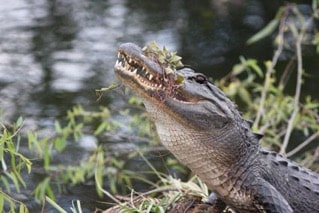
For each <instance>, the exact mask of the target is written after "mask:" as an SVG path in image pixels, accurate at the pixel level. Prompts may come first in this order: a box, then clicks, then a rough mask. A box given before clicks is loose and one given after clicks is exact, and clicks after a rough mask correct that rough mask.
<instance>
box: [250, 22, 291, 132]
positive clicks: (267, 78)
mask: <svg viewBox="0 0 319 213" xmlns="http://www.w3.org/2000/svg"><path fill="white" fill-rule="evenodd" d="M285 21H286V16H285V17H284V18H282V19H281V20H280V25H279V33H278V38H279V39H278V40H279V41H280V42H279V45H278V48H277V50H276V51H275V54H274V56H273V58H272V61H271V65H270V66H268V68H267V71H266V75H265V83H264V87H263V90H262V93H261V99H260V104H259V107H258V111H257V116H256V119H255V122H254V126H255V127H256V128H257V129H258V125H259V122H260V119H261V116H262V114H263V113H264V105H265V100H266V95H267V91H268V89H269V85H270V77H271V74H272V72H273V70H274V67H275V66H276V64H277V61H278V59H279V56H280V54H281V52H282V49H283V46H284V36H283V35H284V29H285V28H284V25H285Z"/></svg>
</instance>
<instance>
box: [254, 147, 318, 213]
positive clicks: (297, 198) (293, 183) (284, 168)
mask: <svg viewBox="0 0 319 213" xmlns="http://www.w3.org/2000/svg"><path fill="white" fill-rule="evenodd" d="M260 160H261V164H262V166H261V170H262V172H261V175H262V176H263V177H264V179H265V180H266V181H268V182H269V183H270V184H271V185H273V186H274V187H275V188H276V189H277V190H278V191H279V192H280V193H281V194H282V195H283V197H284V198H285V199H286V200H287V201H288V203H289V204H290V206H291V207H292V208H293V210H294V212H296V213H297V212H300V213H301V212H308V213H312V212H319V174H317V173H315V172H313V171H311V170H309V169H306V168H304V167H301V166H299V165H297V164H296V163H294V162H293V161H290V160H288V159H286V158H284V157H282V156H281V155H280V154H278V153H276V152H271V151H266V150H261V151H260Z"/></svg>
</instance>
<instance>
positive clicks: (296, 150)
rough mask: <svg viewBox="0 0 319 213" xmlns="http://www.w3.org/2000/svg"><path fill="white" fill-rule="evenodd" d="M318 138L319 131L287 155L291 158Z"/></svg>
mask: <svg viewBox="0 0 319 213" xmlns="http://www.w3.org/2000/svg"><path fill="white" fill-rule="evenodd" d="M317 137H319V131H318V132H316V133H314V134H312V135H311V136H310V137H309V138H307V139H306V140H305V141H303V142H302V143H301V144H299V146H297V147H296V148H294V149H293V150H291V151H290V152H288V153H287V157H291V156H292V155H294V154H296V153H297V152H299V151H300V150H301V149H302V148H304V147H305V146H307V145H308V144H309V143H311V142H312V141H313V140H315V139H316V138H317Z"/></svg>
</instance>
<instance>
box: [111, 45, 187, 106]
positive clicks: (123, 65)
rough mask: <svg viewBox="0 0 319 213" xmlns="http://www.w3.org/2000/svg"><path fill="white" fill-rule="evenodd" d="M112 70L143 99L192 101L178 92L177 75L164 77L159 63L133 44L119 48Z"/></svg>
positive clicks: (179, 84) (179, 83)
mask: <svg viewBox="0 0 319 213" xmlns="http://www.w3.org/2000/svg"><path fill="white" fill-rule="evenodd" d="M114 68H115V73H116V74H117V77H118V78H119V80H120V81H122V83H123V84H124V85H125V86H129V87H131V88H132V89H133V90H134V91H136V92H138V93H139V94H141V95H142V96H144V97H147V98H153V99H156V100H158V101H161V102H163V101H164V100H168V99H170V100H174V101H181V102H191V100H192V98H189V97H187V95H186V94H184V93H183V92H182V91H181V90H179V87H180V86H181V85H182V83H181V82H177V81H176V80H175V78H176V77H177V74H174V73H171V74H169V75H166V74H165V73H164V72H163V67H162V66H161V64H160V63H157V62H155V61H153V60H152V59H150V58H148V57H147V56H145V55H144V52H143V51H142V50H141V49H140V48H139V47H138V46H136V45H134V44H130V43H128V44H124V45H121V46H120V48H119V51H118V59H117V61H116V63H115V66H114Z"/></svg>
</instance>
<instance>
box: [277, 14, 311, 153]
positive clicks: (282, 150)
mask: <svg viewBox="0 0 319 213" xmlns="http://www.w3.org/2000/svg"><path fill="white" fill-rule="evenodd" d="M311 20H312V19H311V18H310V19H308V20H307V21H306V22H304V24H303V26H302V29H301V31H300V33H299V34H298V36H297V39H296V54H297V83H296V91H295V97H294V110H293V112H292V115H291V117H290V118H289V121H288V127H287V132H286V135H285V138H284V141H283V144H282V146H281V148H280V154H282V155H284V154H286V149H287V146H288V143H289V139H290V136H291V133H292V130H293V128H294V122H295V119H296V116H297V114H298V112H299V100H300V92H301V85H302V67H303V65H302V49H301V44H302V39H303V36H304V33H305V30H306V27H307V26H308V22H309V21H311Z"/></svg>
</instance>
